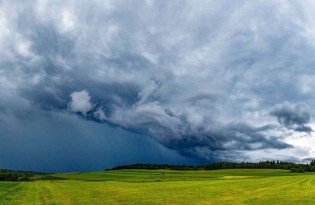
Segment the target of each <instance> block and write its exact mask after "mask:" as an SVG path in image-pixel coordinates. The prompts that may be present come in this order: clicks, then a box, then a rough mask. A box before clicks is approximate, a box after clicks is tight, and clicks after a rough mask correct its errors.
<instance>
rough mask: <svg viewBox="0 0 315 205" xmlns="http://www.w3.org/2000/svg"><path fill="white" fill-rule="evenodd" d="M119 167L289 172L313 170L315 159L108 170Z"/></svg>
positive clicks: (140, 164) (138, 165)
mask: <svg viewBox="0 0 315 205" xmlns="http://www.w3.org/2000/svg"><path fill="white" fill-rule="evenodd" d="M120 169H171V170H216V169H284V170H291V172H315V160H312V161H311V162H310V163H307V164H299V163H293V162H282V161H262V162H241V163H237V162H216V163H210V164H207V165H198V166H196V165H170V164H142V163H138V164H131V165H123V166H117V167H114V168H112V169H110V170H120Z"/></svg>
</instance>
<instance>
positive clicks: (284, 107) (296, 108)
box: [271, 102, 313, 133]
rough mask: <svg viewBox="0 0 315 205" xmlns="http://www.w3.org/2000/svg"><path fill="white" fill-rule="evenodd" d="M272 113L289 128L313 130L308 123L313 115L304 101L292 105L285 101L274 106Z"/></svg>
mask: <svg viewBox="0 0 315 205" xmlns="http://www.w3.org/2000/svg"><path fill="white" fill-rule="evenodd" d="M271 114H272V115H273V116H275V117H276V118H277V120H278V122H279V123H280V124H281V125H283V126H285V127H287V128H288V129H292V130H295V131H298V132H307V133H310V132H312V131H313V130H312V128H311V127H309V126H307V125H306V124H308V123H309V122H310V118H311V117H310V113H309V110H308V107H307V106H306V105H305V104H303V103H300V104H296V105H291V104H289V103H288V102H285V103H284V104H280V105H277V106H276V107H275V108H273V109H272V111H271Z"/></svg>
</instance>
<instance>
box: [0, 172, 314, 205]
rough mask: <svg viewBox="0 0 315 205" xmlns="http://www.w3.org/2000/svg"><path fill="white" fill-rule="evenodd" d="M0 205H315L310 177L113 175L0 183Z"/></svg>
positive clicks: (273, 174) (54, 176) (74, 175)
mask: <svg viewBox="0 0 315 205" xmlns="http://www.w3.org/2000/svg"><path fill="white" fill-rule="evenodd" d="M0 204H27V205H28V204H74V205H77V204H84V205H86V204H109V205H115V204H135V205H138V204H145V205H147V204H174V205H175V204H178V205H182V204H315V174H313V173H290V172H289V171H287V170H270V169H267V170H266V169H226V170H213V171H204V170H202V171H172V170H117V171H102V172H90V173H64V174H52V175H46V176H37V177H35V178H34V181H30V182H0Z"/></svg>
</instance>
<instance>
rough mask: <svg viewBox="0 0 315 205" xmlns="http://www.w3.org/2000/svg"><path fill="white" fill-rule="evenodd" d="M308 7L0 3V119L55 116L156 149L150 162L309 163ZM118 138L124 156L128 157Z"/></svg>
mask: <svg viewBox="0 0 315 205" xmlns="http://www.w3.org/2000/svg"><path fill="white" fill-rule="evenodd" d="M314 8H315V4H314V3H313V2H312V1H303V2H302V1H255V2H248V1H233V2H231V1H203V0H198V1H176V0H175V1H163V0H162V1H154V0H147V1H110V0H108V1H98V0H97V1H71V0H69V1H59V0H57V1H45V0H26V1H23V2H21V1H6V0H4V1H0V28H1V29H0V114H1V115H0V122H6V123H7V124H14V122H19V123H23V120H29V119H32V117H34V116H38V115H40V116H42V117H43V118H45V116H46V114H43V113H50V114H51V115H52V116H55V115H58V114H61V113H62V115H65V116H67V118H71V117H79V118H80V120H82V121H75V122H77V123H78V124H80V126H82V125H83V124H84V123H83V122H86V123H87V124H88V125H89V126H92V125H91V124H90V123H92V124H93V123H95V124H97V126H104V127H110V128H113V129H112V130H111V132H110V133H111V135H113V136H115V135H120V131H119V132H118V131H117V129H118V130H120V129H122V130H124V132H125V133H128V134H129V135H130V136H134V135H136V136H141V137H140V138H141V139H142V140H143V141H144V142H148V143H149V142H150V143H153V144H155V146H158V147H163V149H159V151H157V150H158V149H155V151H154V153H152V156H153V155H157V156H158V155H161V156H165V154H163V153H169V152H171V153H173V152H175V153H176V154H179V155H180V157H183V158H180V157H178V156H176V157H177V158H178V159H181V160H182V159H185V160H187V159H188V160H192V161H194V160H195V162H200V161H203V162H204V161H207V162H208V161H218V160H229V161H241V160H249V161H250V160H261V159H280V160H281V159H289V160H296V161H298V160H302V159H304V158H311V157H314V156H313V149H312V148H311V147H310V145H311V144H312V143H314V141H313V136H312V130H313V128H312V118H313V115H314V114H313V113H314V110H313V107H314V105H315V103H314V101H313V98H314V93H313V91H314V87H315V84H314V82H313V79H314V77H315V70H314V69H313V68H314V66H315V59H314V55H315V44H314V40H315V38H314V36H315V28H314V24H315V22H314V19H315V18H314V17H315V16H314V12H313V11H314ZM8 116H10V117H8ZM34 118H35V117H34ZM45 119H46V118H45ZM50 119H51V118H50V117H47V121H49V122H50V121H51V120H50ZM61 121H62V120H61ZM51 126H52V127H54V126H55V127H56V129H57V130H58V129H59V128H58V127H60V123H57V122H55V121H52V124H51ZM69 126H73V127H74V129H75V127H78V126H75V125H70V124H69ZM95 126H96V125H95ZM19 127H23V126H21V125H19V126H17V127H16V129H22V128H19ZM2 129H4V128H2ZM36 129H39V128H36V126H34V133H37V137H38V140H43V141H44V142H46V141H49V139H48V137H47V136H44V135H41V134H38V133H42V132H37V131H36ZM70 129H71V127H69V130H70ZM57 130H56V133H60V135H62V130H59V131H57ZM105 130H106V129H105ZM115 131H117V133H115ZM102 132H105V131H104V130H102V129H98V133H91V135H96V136H102V134H103V135H104V139H103V140H104V141H103V140H101V142H102V143H103V142H104V149H105V147H106V139H107V138H108V135H107V134H106V133H102ZM0 133H5V131H4V130H3V131H2V130H0ZM19 133H23V132H19ZM84 133H85V135H89V134H88V133H86V132H84ZM305 133H308V134H309V135H308V136H304V134H305ZM128 134H125V135H124V136H125V138H128V136H127V135H128ZM5 135H6V136H5V137H11V138H13V139H15V138H16V134H14V133H13V132H12V133H11V132H10V133H5ZM19 135H20V134H19ZM57 135H58V134H57ZM64 135H69V133H64ZM77 136H78V138H80V137H84V136H81V135H77ZM51 137H52V136H51ZM0 138H4V136H3V134H1V136H0ZM119 139H121V138H119ZM137 139H138V138H137ZM127 141H128V143H127ZM127 141H126V142H123V140H122V141H121V142H120V143H121V144H124V143H126V149H130V150H133V149H136V148H135V147H137V148H138V145H137V142H136V141H134V144H133V145H132V144H130V143H129V142H130V141H129V139H128V140H127ZM302 141H303V142H305V143H301V142H302ZM34 146H35V145H34ZM47 146H48V145H47ZM95 146H96V145H95ZM133 146H135V147H133ZM148 146H151V145H148ZM152 146H153V145H152ZM97 147H98V148H99V145H97ZM161 150H163V151H161ZM162 152H163V153H162ZM115 153H116V152H115ZM0 154H1V153H0ZM59 154H60V155H62V151H60V152H59ZM162 158H163V157H162ZM162 158H161V159H162ZM163 159H165V158H163ZM146 160H147V159H146ZM148 160H149V159H148ZM154 160H157V159H156V158H154V159H153V158H152V161H154ZM118 161H119V160H117V163H118ZM175 161H176V160H175ZM179 161H180V160H179ZM120 162H121V160H120ZM0 166H1V164H0Z"/></svg>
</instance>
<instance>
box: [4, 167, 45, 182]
mask: <svg viewBox="0 0 315 205" xmlns="http://www.w3.org/2000/svg"><path fill="white" fill-rule="evenodd" d="M35 174H44V173H39V172H28V171H13V170H8V169H0V181H30V180H31V178H32V177H33V176H34V175H35Z"/></svg>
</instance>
